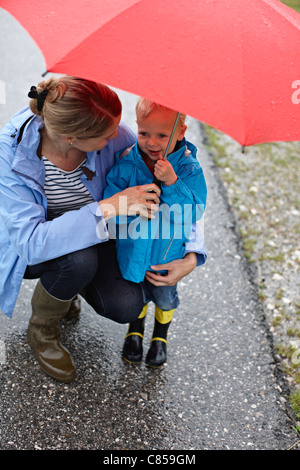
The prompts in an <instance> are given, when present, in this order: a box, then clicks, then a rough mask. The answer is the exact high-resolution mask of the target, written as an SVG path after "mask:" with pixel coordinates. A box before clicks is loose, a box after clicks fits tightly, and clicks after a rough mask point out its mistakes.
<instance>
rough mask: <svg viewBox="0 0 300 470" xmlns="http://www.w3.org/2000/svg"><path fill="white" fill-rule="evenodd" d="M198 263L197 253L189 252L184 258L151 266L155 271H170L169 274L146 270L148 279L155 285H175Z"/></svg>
mask: <svg viewBox="0 0 300 470" xmlns="http://www.w3.org/2000/svg"><path fill="white" fill-rule="evenodd" d="M196 265H197V255H196V253H187V254H186V255H185V257H184V258H182V259H177V260H175V261H171V262H170V263H166V264H158V265H156V266H151V269H153V270H154V271H163V270H165V271H168V274H167V275H163V274H157V273H154V272H151V271H147V272H146V276H145V277H146V279H147V280H148V281H149V282H151V283H152V284H154V285H155V286H174V285H175V284H176V283H177V282H179V281H180V280H181V279H183V278H184V277H185V276H187V275H188V274H190V273H191V272H192V271H193V270H194V269H195V267H196Z"/></svg>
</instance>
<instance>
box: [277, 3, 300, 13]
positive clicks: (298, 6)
mask: <svg viewBox="0 0 300 470" xmlns="http://www.w3.org/2000/svg"><path fill="white" fill-rule="evenodd" d="M280 1H281V3H285V4H286V5H287V6H288V7H291V8H293V9H294V10H296V11H299V12H300V0H280Z"/></svg>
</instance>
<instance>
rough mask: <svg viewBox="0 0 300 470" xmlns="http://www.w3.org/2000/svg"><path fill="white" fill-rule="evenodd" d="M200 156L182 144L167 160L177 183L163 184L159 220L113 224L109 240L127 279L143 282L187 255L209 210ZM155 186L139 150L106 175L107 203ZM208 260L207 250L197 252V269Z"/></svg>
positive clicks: (126, 219) (133, 219) (122, 220)
mask: <svg viewBox="0 0 300 470" xmlns="http://www.w3.org/2000/svg"><path fill="white" fill-rule="evenodd" d="M196 152H197V149H196V147H195V146H194V145H193V144H191V143H190V142H187V141H186V140H185V139H183V141H182V142H181V143H180V147H179V149H178V150H176V151H175V152H173V153H172V154H171V155H169V156H168V160H169V161H170V163H171V164H172V166H173V169H174V171H175V173H176V174H177V177H178V179H177V181H176V183H175V184H173V185H171V186H166V185H165V184H164V183H162V185H161V190H162V191H161V196H160V208H159V212H158V213H157V214H156V216H155V219H151V220H149V221H148V220H147V219H145V218H142V217H136V216H134V217H123V216H122V217H115V218H114V219H111V220H110V221H109V224H108V227H109V231H110V235H111V234H113V236H112V235H111V237H112V238H114V237H116V244H117V253H118V262H119V266H120V270H121V274H122V276H123V277H124V278H125V279H128V280H130V281H133V282H142V281H143V280H144V277H145V273H146V271H147V270H151V268H150V267H151V265H157V264H164V263H168V262H170V261H173V260H175V259H180V258H182V256H183V255H184V254H185V252H186V244H187V243H188V241H189V239H190V235H191V231H193V230H194V229H195V228H194V227H195V222H196V221H197V220H199V219H200V218H201V217H202V215H203V212H204V209H205V205H206V195H207V189H206V183H205V179H204V175H203V171H202V169H201V166H200V164H199V162H198V160H197V157H196ZM151 182H153V175H152V173H151V172H150V170H149V169H148V167H147V165H146V164H145V163H144V161H143V158H142V156H141V155H140V153H139V148H138V145H137V144H136V145H135V146H134V147H133V149H132V150H131V152H130V153H129V154H128V155H126V156H124V157H123V158H121V159H120V160H119V161H118V162H117V163H116V165H115V166H114V167H113V168H112V169H111V171H110V172H109V174H108V175H107V186H106V188H105V190H104V198H106V197H110V196H112V195H113V194H115V193H117V192H119V191H122V190H123V189H125V188H127V187H131V186H136V185H143V184H149V183H151ZM113 224H115V225H113ZM198 248H199V247H198ZM206 257H207V255H206V251H205V246H204V244H203V245H202V249H200V250H199V249H198V263H197V264H198V265H199V264H203V263H204V262H205V260H206Z"/></svg>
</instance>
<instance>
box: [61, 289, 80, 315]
mask: <svg viewBox="0 0 300 470" xmlns="http://www.w3.org/2000/svg"><path fill="white" fill-rule="evenodd" d="M80 312H81V299H80V297H79V295H75V297H74V299H72V303H71V305H70V308H69V310H68V312H67V313H66V315H65V316H64V319H66V320H79V317H80Z"/></svg>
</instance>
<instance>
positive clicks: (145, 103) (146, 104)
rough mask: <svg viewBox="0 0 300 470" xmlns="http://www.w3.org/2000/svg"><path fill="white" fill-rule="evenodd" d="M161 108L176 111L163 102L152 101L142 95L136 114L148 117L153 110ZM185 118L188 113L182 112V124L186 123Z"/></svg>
mask: <svg viewBox="0 0 300 470" xmlns="http://www.w3.org/2000/svg"><path fill="white" fill-rule="evenodd" d="M159 110H167V111H174V109H171V108H167V107H166V106H163V105H161V104H158V103H155V102H154V101H150V100H148V99H146V98H142V97H141V98H139V99H138V102H137V104H136V107H135V112H136V115H137V116H141V117H142V118H146V117H147V116H149V114H150V113H152V112H153V111H159ZM174 112H175V113H177V112H178V111H174ZM185 120H186V114H180V119H179V122H180V123H181V124H182V125H185Z"/></svg>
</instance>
